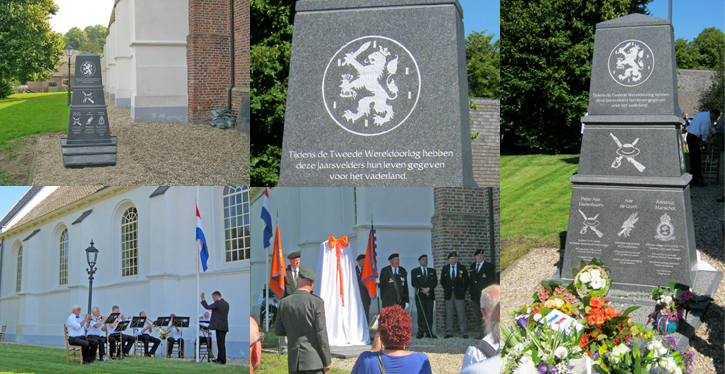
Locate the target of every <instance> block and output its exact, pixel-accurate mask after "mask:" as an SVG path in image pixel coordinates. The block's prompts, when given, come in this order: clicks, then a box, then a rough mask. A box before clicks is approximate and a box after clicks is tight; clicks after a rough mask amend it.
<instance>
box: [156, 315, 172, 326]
mask: <svg viewBox="0 0 725 374" xmlns="http://www.w3.org/2000/svg"><path fill="white" fill-rule="evenodd" d="M169 321H171V317H159V318H157V319H156V321H154V327H166V326H168V325H169Z"/></svg>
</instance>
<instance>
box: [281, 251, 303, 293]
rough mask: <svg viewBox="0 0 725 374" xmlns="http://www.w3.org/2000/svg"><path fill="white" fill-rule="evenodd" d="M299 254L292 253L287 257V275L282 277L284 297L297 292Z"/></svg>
mask: <svg viewBox="0 0 725 374" xmlns="http://www.w3.org/2000/svg"><path fill="white" fill-rule="evenodd" d="M300 255H301V254H300V252H299V251H297V252H292V253H290V254H289V255H288V256H287V259H288V260H289V265H287V274H285V276H284V295H282V297H287V296H289V295H292V293H294V292H295V290H297V277H298V276H299V271H300V262H301V260H300Z"/></svg>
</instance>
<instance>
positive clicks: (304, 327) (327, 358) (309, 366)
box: [274, 268, 332, 374]
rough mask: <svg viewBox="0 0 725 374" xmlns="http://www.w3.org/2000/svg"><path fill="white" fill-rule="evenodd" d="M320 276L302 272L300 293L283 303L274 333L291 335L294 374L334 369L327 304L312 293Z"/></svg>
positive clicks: (289, 360)
mask: <svg viewBox="0 0 725 374" xmlns="http://www.w3.org/2000/svg"><path fill="white" fill-rule="evenodd" d="M316 280H317V275H316V274H315V273H314V272H313V271H312V270H310V269H304V268H303V269H300V271H299V275H298V282H299V287H298V288H297V290H296V291H295V292H294V293H292V295H289V296H288V297H285V298H284V299H282V300H281V301H280V302H279V308H278V312H277V321H275V323H274V333H275V334H277V336H287V338H288V348H287V350H288V352H289V355H288V356H287V370H288V371H289V373H291V374H298V373H299V374H302V373H304V374H322V373H323V372H325V371H328V370H330V366H331V364H332V356H331V355H330V345H329V343H328V340H327V327H326V325H325V310H324V302H323V301H322V299H321V298H319V297H318V296H315V295H313V294H312V287H314V282H315V281H316Z"/></svg>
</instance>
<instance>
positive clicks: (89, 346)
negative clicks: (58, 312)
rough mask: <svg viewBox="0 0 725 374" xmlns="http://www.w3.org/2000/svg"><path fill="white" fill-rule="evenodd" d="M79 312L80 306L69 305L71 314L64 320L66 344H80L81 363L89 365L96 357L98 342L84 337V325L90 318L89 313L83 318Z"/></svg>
mask: <svg viewBox="0 0 725 374" xmlns="http://www.w3.org/2000/svg"><path fill="white" fill-rule="evenodd" d="M80 314H81V307H80V306H78V305H73V306H72V307H71V315H69V316H68V318H66V320H65V326H66V328H67V329H68V344H70V345H79V346H81V353H82V354H83V365H89V364H90V363H91V362H93V361H95V359H96V349H97V348H98V344H97V343H96V341H95V340H94V339H86V327H85V326H86V323H87V322H88V320H89V319H90V318H91V315H90V314H86V315H85V317H84V318H81V317H80Z"/></svg>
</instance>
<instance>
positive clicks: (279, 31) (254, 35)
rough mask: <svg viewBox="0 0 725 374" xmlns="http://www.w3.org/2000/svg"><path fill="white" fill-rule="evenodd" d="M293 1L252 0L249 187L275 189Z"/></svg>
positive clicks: (285, 91) (282, 123)
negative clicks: (250, 184) (273, 187)
mask: <svg viewBox="0 0 725 374" xmlns="http://www.w3.org/2000/svg"><path fill="white" fill-rule="evenodd" d="M294 3H295V0H252V1H251V4H250V11H251V18H252V22H253V23H254V24H253V25H252V27H251V31H250V38H251V52H250V73H251V79H250V85H251V90H250V91H251V92H250V97H251V110H252V120H253V121H254V123H253V125H252V126H251V137H252V139H254V141H253V142H252V144H251V147H250V148H251V149H250V153H251V155H250V156H251V160H250V166H251V173H250V179H251V183H252V186H276V185H277V180H278V178H279V167H280V160H281V158H282V134H283V131H284V112H285V103H286V100H287V78H288V76H289V61H290V49H291V42H292V23H291V19H292V17H293V15H294Z"/></svg>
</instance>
